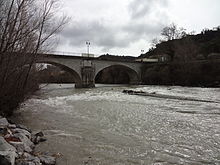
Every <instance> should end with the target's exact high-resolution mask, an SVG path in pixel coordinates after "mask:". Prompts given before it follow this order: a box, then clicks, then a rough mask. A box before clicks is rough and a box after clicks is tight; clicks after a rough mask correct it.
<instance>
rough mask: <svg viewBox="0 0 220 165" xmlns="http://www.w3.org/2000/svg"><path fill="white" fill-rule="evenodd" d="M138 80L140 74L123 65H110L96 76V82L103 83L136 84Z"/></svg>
mask: <svg viewBox="0 0 220 165" xmlns="http://www.w3.org/2000/svg"><path fill="white" fill-rule="evenodd" d="M138 80H139V78H138V74H137V73H136V72H135V71H134V70H133V69H131V68H129V67H127V66H123V65H111V66H108V67H106V68H104V69H102V70H101V71H99V72H98V73H97V74H96V76H95V83H101V84H136V83H137V82H138Z"/></svg>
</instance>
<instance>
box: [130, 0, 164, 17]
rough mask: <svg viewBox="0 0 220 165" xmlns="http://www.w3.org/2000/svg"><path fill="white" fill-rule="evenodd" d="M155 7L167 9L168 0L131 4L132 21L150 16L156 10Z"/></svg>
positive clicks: (135, 1)
mask: <svg viewBox="0 0 220 165" xmlns="http://www.w3.org/2000/svg"><path fill="white" fill-rule="evenodd" d="M155 5H160V6H161V7H163V6H164V7H165V6H167V5H168V0H133V1H131V3H130V4H129V11H130V14H131V18H132V19H138V18H141V17H144V16H145V15H148V14H150V13H151V12H153V11H154V10H155V9H154V8H155Z"/></svg>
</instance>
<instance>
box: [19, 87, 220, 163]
mask: <svg viewBox="0 0 220 165" xmlns="http://www.w3.org/2000/svg"><path fill="white" fill-rule="evenodd" d="M124 89H132V90H142V91H147V92H156V93H157V94H166V95H172V96H173V95H174V96H180V97H182V96H183V97H190V98H195V99H202V100H209V101H210V100H211V101H215V102H216V103H206V102H199V101H184V100H175V99H164V98H156V97H147V96H135V95H128V94H124V93H122V91H123V90H124ZM15 115H16V116H17V118H16V121H17V122H18V123H21V124H24V125H26V126H27V127H29V128H31V129H32V130H34V131H40V130H42V131H43V132H44V133H45V135H46V137H47V138H48V140H47V141H46V142H43V143H41V144H40V145H38V147H37V150H39V151H49V152H53V153H58V152H59V153H61V155H62V156H61V157H60V158H58V160H57V164H58V165H172V164H175V165H203V164H211V165H219V164H220V89H217V88H189V87H178V86H175V87H168V86H113V85H97V87H96V88H92V89H75V88H73V84H50V85H47V86H44V87H42V89H41V90H40V91H38V92H37V93H36V94H35V95H34V96H33V97H31V98H30V99H28V100H27V101H25V102H24V103H23V104H22V105H21V107H20V109H19V110H17V112H16V114H15Z"/></svg>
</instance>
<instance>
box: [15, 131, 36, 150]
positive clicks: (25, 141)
mask: <svg viewBox="0 0 220 165" xmlns="http://www.w3.org/2000/svg"><path fill="white" fill-rule="evenodd" d="M14 137H15V138H19V139H20V140H21V142H22V143H23V145H24V151H26V152H32V151H33V148H34V144H33V143H32V142H31V140H30V139H29V138H28V137H27V136H26V135H25V134H22V133H16V134H14Z"/></svg>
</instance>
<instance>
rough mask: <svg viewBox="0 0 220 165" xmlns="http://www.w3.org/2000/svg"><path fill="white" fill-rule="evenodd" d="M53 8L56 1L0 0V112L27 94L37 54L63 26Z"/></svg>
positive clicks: (65, 20) (65, 19) (45, 48)
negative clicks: (10, 102)
mask: <svg viewBox="0 0 220 165" xmlns="http://www.w3.org/2000/svg"><path fill="white" fill-rule="evenodd" d="M57 9H58V1H57V0H6V1H5V0H0V100H1V101H0V113H1V111H3V109H2V105H5V104H8V102H7V101H9V100H10V98H11V97H14V98H15V97H23V96H24V95H25V94H26V93H27V92H28V91H29V87H30V85H31V83H29V80H31V77H33V74H32V73H33V72H34V66H35V62H36V58H37V55H38V53H42V52H44V51H46V50H47V46H48V45H50V44H51V43H52V41H53V40H52V39H53V38H54V36H55V35H56V34H57V33H58V32H59V31H60V30H62V28H63V27H64V25H65V24H66V23H67V21H68V18H67V17H66V16H63V15H62V16H58V15H57V13H56V12H57Z"/></svg>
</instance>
